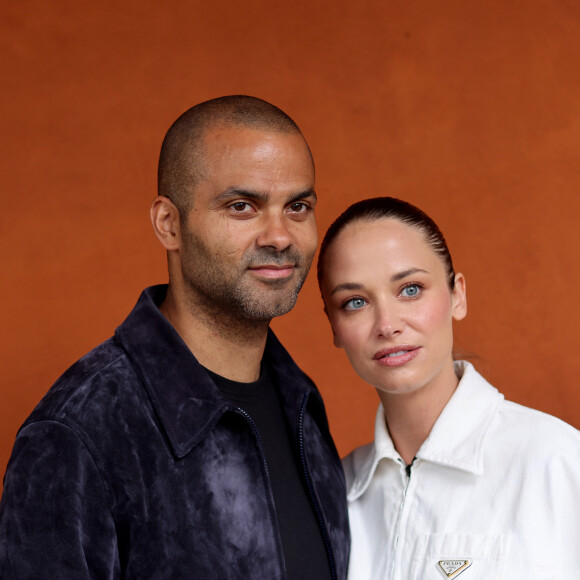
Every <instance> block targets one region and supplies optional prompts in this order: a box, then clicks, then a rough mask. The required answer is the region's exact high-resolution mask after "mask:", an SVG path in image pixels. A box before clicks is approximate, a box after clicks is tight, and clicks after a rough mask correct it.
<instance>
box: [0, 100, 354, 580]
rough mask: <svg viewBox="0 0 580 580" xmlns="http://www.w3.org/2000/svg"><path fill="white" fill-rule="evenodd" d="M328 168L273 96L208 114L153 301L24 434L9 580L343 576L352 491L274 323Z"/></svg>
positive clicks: (17, 458) (195, 120) (218, 103)
mask: <svg viewBox="0 0 580 580" xmlns="http://www.w3.org/2000/svg"><path fill="white" fill-rule="evenodd" d="M315 203H316V195H315V193H314V166H313V161H312V157H311V154H310V150H309V149H308V146H307V144H306V142H305V140H304V138H303V136H302V134H301V132H300V130H299V129H298V127H297V126H296V125H295V123H294V122H293V121H292V120H291V119H290V118H289V117H288V116H287V115H285V114H284V113H283V112H282V111H280V110H279V109H277V108H276V107H274V106H272V105H270V104H269V103H266V102H264V101H262V100H260V99H255V98H251V97H244V96H232V97H224V98H221V99H215V100H212V101H208V102H205V103H202V104H200V105H197V106H196V107H193V108H192V109H190V110H189V111H187V112H186V113H184V114H183V115H182V116H181V117H180V118H179V119H178V120H177V121H176V122H175V123H174V124H173V126H172V127H171V128H170V130H169V132H168V133H167V135H166V137H165V140H164V143H163V147H162V150H161V156H160V163H159V197H158V198H157V199H156V200H155V201H154V203H153V206H152V208H151V219H152V223H153V227H154V230H155V233H156V235H157V237H158V238H159V240H160V242H161V244H162V245H163V247H164V248H165V249H166V250H167V256H168V267H169V284H168V286H167V287H165V286H158V287H153V288H149V289H147V290H145V291H144V293H143V294H142V295H141V298H140V299H139V301H138V303H137V305H136V306H135V308H134V310H133V311H132V312H131V314H130V315H129V316H128V318H127V320H126V321H125V322H124V323H123V324H122V325H121V326H120V327H119V328H118V329H117V331H116V332H115V335H114V337H113V338H111V339H109V340H108V341H106V342H105V343H103V344H102V345H100V346H99V347H97V348H96V349H95V350H93V351H92V352H90V353H89V354H88V355H86V356H85V357H83V358H82V359H81V360H80V361H78V362H77V363H76V364H75V365H73V366H72V367H71V368H70V369H69V370H68V371H67V372H66V373H65V374H64V375H63V376H62V377H61V378H60V379H59V380H58V381H57V383H56V384H55V385H54V386H53V387H52V389H51V390H50V391H49V393H48V394H47V395H46V396H45V398H44V399H43V400H42V401H41V403H40V404H39V405H38V407H37V408H36V409H35V410H34V412H33V413H32V415H31V416H30V417H29V419H28V420H27V421H26V422H25V424H24V425H23V427H22V428H21V430H20V431H19V433H18V436H17V440H16V444H15V447H14V451H13V454H12V458H11V460H10V463H9V466H8V470H7V473H6V477H5V489H4V496H3V498H2V508H1V509H2V512H1V515H0V517H1V519H0V577H2V578H3V579H8V578H19V579H20V578H34V579H38V578H51V579H53V578H74V579H81V578H139V579H150V578H151V579H156V578H168V579H178V578H199V579H203V580H207V579H210V580H211V579H220V580H224V579H258V580H262V579H263V580H274V579H282V578H296V579H300V580H304V579H308V578H312V579H316V580H319V579H327V578H333V579H334V578H336V579H340V578H344V577H345V576H346V565H347V559H348V543H349V541H348V523H347V515H346V506H345V499H344V496H345V487H344V480H343V475H342V470H341V467H340V463H339V459H338V455H337V453H336V450H335V448H334V445H333V443H332V440H331V437H330V434H329V432H328V426H327V421H326V416H325V413H324V408H323V405H322V401H321V399H320V396H319V394H318V392H317V390H316V388H315V387H314V385H313V384H312V383H311V381H310V380H309V379H308V378H307V377H306V376H305V375H304V374H303V373H302V372H301V371H300V370H299V369H298V368H297V367H296V365H295V364H294V362H293V361H292V359H291V358H290V356H289V355H288V353H287V352H286V351H285V350H284V349H283V347H282V346H281V345H280V343H279V342H278V341H277V339H276V338H275V336H274V335H273V334H272V333H271V331H269V329H268V327H269V322H270V320H271V319H272V318H273V317H274V316H280V315H281V314H285V313H286V312H288V311H289V310H290V309H291V308H292V307H293V306H294V304H295V301H296V297H297V294H298V292H299V290H300V287H301V286H302V283H303V282H304V279H305V277H306V274H307V272H308V269H309V267H310V263H311V261H312V257H313V254H314V252H315V248H316V243H317V235H316V225H315V220H314V206H315Z"/></svg>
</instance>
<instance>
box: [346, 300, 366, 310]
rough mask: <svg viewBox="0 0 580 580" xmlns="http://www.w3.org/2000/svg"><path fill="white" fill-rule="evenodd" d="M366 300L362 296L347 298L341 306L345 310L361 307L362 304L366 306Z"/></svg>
mask: <svg viewBox="0 0 580 580" xmlns="http://www.w3.org/2000/svg"><path fill="white" fill-rule="evenodd" d="M366 304H367V301H366V300H365V299H364V298H351V299H350V300H347V301H346V302H345V303H344V304H343V305H342V307H343V308H344V309H345V310H359V309H361V308H362V307H363V306H366Z"/></svg>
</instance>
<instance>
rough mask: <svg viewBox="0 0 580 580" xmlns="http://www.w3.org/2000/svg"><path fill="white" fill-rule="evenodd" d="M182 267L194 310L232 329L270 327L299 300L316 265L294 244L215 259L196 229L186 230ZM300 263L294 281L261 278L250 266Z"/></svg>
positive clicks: (207, 320) (209, 322)
mask: <svg viewBox="0 0 580 580" xmlns="http://www.w3.org/2000/svg"><path fill="white" fill-rule="evenodd" d="M184 246H185V247H187V251H186V253H185V255H184V259H183V264H182V269H183V276H184V281H185V284H186V287H187V291H188V292H187V298H186V299H187V301H188V306H189V308H190V310H191V312H192V313H193V314H194V315H195V316H197V317H198V318H200V319H202V320H203V321H204V323H205V324H207V325H208V326H212V327H215V328H216V330H217V329H218V327H221V328H226V329H227V331H228V333H236V334H238V333H239V332H242V333H243V332H245V331H248V330H250V329H256V328H263V327H267V326H268V324H269V323H270V321H271V320H272V318H275V317H276V316H282V315H283V314H286V313H288V312H289V311H290V310H292V308H294V306H295V304H296V300H297V298H298V293H299V292H300V290H301V288H302V286H303V284H304V281H305V280H306V276H307V274H308V271H309V269H310V265H311V263H312V258H313V255H312V256H304V255H302V254H301V253H300V252H299V251H298V250H296V249H295V248H293V247H289V248H287V249H285V250H283V251H281V252H278V251H276V250H274V249H272V248H268V247H263V248H256V249H254V250H248V251H247V252H246V254H244V256H243V257H242V260H241V261H240V262H238V263H237V264H236V263H226V264H224V262H223V261H218V260H216V259H215V258H214V257H213V256H212V254H211V252H210V251H209V249H208V248H207V246H206V245H205V244H204V243H203V242H202V241H201V240H199V239H198V238H197V237H196V236H195V235H194V234H192V233H191V232H187V233H186V234H185V244H184ZM287 263H293V264H295V270H294V274H293V276H292V278H291V279H290V280H279V279H275V280H258V279H257V277H254V276H253V275H252V274H250V273H249V272H248V266H250V265H260V264H278V265H282V264H287Z"/></svg>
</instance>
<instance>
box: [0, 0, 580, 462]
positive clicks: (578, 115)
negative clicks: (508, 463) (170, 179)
mask: <svg viewBox="0 0 580 580" xmlns="http://www.w3.org/2000/svg"><path fill="white" fill-rule="evenodd" d="M0 55H1V56H0V59H1V63H0V79H1V80H0V85H1V88H0V91H1V92H0V119H1V120H0V123H1V125H0V126H1V132H2V138H1V145H0V146H1V147H2V152H1V156H0V164H1V187H2V206H1V207H2V211H1V212H0V244H1V246H0V247H1V254H0V255H1V260H2V262H1V264H2V265H1V280H2V285H1V296H0V298H1V307H0V316H1V320H0V324H1V326H0V328H1V329H2V330H1V343H0V357H1V359H0V469H1V471H2V472H3V470H4V466H5V464H6V462H7V460H8V457H9V453H10V449H11V447H12V444H13V440H14V436H15V433H16V430H17V428H18V426H19V425H20V423H21V422H22V421H23V420H24V419H25V417H26V416H27V415H28V413H29V412H30V411H31V410H32V408H33V406H34V405H35V403H36V402H37V401H38V400H39V399H40V397H41V396H42V395H43V393H44V392H45V391H46V390H47V389H48V388H49V386H50V385H51V383H52V382H53V381H54V380H55V379H56V378H57V377H58V376H59V375H60V374H61V372H63V371H64V370H65V369H66V368H67V367H68V366H69V365H70V364H71V363H72V362H74V361H75V360H76V359H77V358H78V357H80V356H81V355H83V354H84V353H85V352H87V351H88V350H89V349H90V348H92V347H93V346H95V345H97V344H98V343H99V342H101V341H102V340H104V339H106V338H107V337H108V336H110V335H111V333H112V331H113V329H114V328H115V326H117V325H118V324H119V323H120V322H121V321H122V320H123V319H124V317H125V316H126V314H127V313H128V312H129V310H130V309H131V307H132V306H133V304H134V303H135V301H136V300H137V297H138V295H139V292H140V291H141V289H142V288H143V287H145V286H147V285H150V284H154V283H159V282H163V281H165V279H166V271H165V257H164V253H163V251H162V249H161V247H160V246H159V244H158V243H157V241H156V239H155V238H154V235H153V232H152V229H151V226H150V224H149V218H148V210H149V205H150V203H151V200H152V199H153V197H154V196H155V179H156V163H157V155H158V150H159V146H160V144H161V139H162V137H163V135H164V133H165V131H166V129H167V128H168V127H169V125H170V124H171V122H172V121H173V120H174V119H175V118H176V117H177V116H178V115H179V114H180V113H181V112H182V111H184V110H185V109H186V108H188V107H189V106H191V105H193V104H195V103H197V102H200V101H202V100H205V99H208V98H211V97H215V96H219V95H223V94H231V93H245V94H252V95H256V96H261V97H263V98H265V99H267V100H270V101H272V102H273V103H275V104H277V105H278V106H280V107H282V108H283V109H284V110H286V111H287V112H288V113H289V114H290V115H291V116H292V117H294V118H295V119H296V121H297V122H298V123H299V124H300V126H301V127H302V129H303V131H304V134H305V135H306V137H307V139H308V140H309V142H310V145H311V148H312V150H313V153H314V156H315V159H316V163H317V172H318V173H317V176H318V181H317V190H318V194H319V199H320V203H319V210H318V220H319V227H320V230H321V232H323V231H324V230H325V229H326V227H327V226H328V225H329V223H330V222H331V220H332V219H333V218H334V217H335V216H336V215H337V214H338V213H339V211H341V210H342V209H343V208H345V207H346V206H347V204H349V203H351V202H353V201H355V200H358V199H361V198H363V197H368V196H371V195H378V194H391V195H395V196H399V197H403V198H405V199H408V200H409V201H411V202H413V203H416V204H418V205H419V206H420V207H422V208H423V209H425V210H426V211H427V212H428V213H430V214H431V215H432V216H433V217H434V218H435V219H436V221H438V223H439V225H440V226H441V228H442V229H443V231H444V232H445V233H446V236H447V238H448V241H449V244H450V247H451V249H452V252H453V254H454V259H455V262H456V266H457V268H458V269H459V270H461V271H463V272H464V273H465V275H466V276H467V280H468V290H469V294H468V295H469V315H468V317H467V319H466V320H465V321H463V322H461V323H460V324H459V325H458V326H457V329H456V343H457V347H458V349H459V350H463V351H467V352H470V353H474V354H475V355H476V357H475V359H474V360H475V364H476V366H477V367H478V368H479V369H480V370H482V371H483V373H484V374H485V375H486V376H487V377H488V378H489V379H490V380H491V381H492V382H493V383H495V384H496V385H497V386H498V387H499V388H500V389H501V390H502V391H503V392H504V393H505V394H506V395H507V396H508V397H509V398H511V399H513V400H516V401H518V402H521V403H524V404H527V405H530V406H533V407H537V408H539V409H542V410H544V411H547V412H550V413H553V414H555V415H557V416H559V417H561V418H563V419H565V420H566V421H568V422H570V423H572V424H573V425H575V426H576V427H580V404H579V403H580V389H579V388H578V384H577V383H578V377H579V376H580V356H578V346H579V341H578V329H579V328H580V308H579V299H580V295H579V288H580V265H579V260H578V254H579V251H580V243H579V230H580V224H579V221H578V213H579V210H580V202H579V200H578V192H579V190H580V158H579V155H580V153H579V152H580V65H579V63H580V5H579V4H578V3H577V2H576V1H574V0H510V1H509V2H505V0H485V1H482V0H473V1H470V2H465V1H464V0H441V1H439V2H432V1H431V0H400V1H399V0H386V1H379V0H374V1H369V0H366V1H365V0H359V1H358V2H352V1H350V0H348V1H347V0H332V1H331V0H322V1H320V0H319V1H316V0H308V1H306V0H294V1H293V2H287V3H285V2H279V3H273V2H270V1H266V0H246V1H245V2H232V1H230V2H224V1H222V0H216V1H213V2H200V1H191V0H189V1H187V2H185V1H182V0H174V1H173V2H167V3H161V2H157V1H152V0H139V1H125V2H113V1H112V0H101V1H94V0H92V1H90V2H89V1H87V0H51V2H45V1H44V0H43V1H41V0H23V1H22V2H18V3H16V2H13V3H8V2H6V1H5V2H3V3H2V6H1V8H0ZM274 327H275V330H276V331H277V332H278V333H279V335H280V336H281V338H282V340H283V342H284V343H285V344H286V346H287V348H288V349H289V350H290V351H291V353H292V354H293V355H294V356H295V358H296V359H297V361H298V362H299V363H300V364H301V365H302V366H303V368H304V369H305V370H306V371H307V372H308V373H309V374H310V375H311V376H312V377H313V378H314V379H315V380H316V382H317V383H318V385H319V386H320V389H321V390H322V393H323V395H324V397H325V400H326V403H327V409H328V414H329V417H330V422H331V428H332V430H333V433H334V436H335V438H336V441H337V444H338V447H339V450H340V451H341V453H343V454H344V453H346V452H348V451H349V450H350V449H351V448H352V447H353V446H355V445H358V444H360V443H363V442H366V441H367V440H369V439H370V438H371V436H372V424H373V417H374V413H375V408H376V404H377V400H376V395H375V393H374V391H373V390H372V389H371V388H370V387H368V386H365V385H364V384H361V382H360V381H359V380H358V379H357V378H356V377H355V376H354V373H353V372H352V371H351V370H350V367H349V365H348V362H347V361H346V358H345V356H344V354H343V353H342V352H341V351H338V350H336V349H334V347H333V346H332V344H331V333H330V330H329V327H328V325H327V323H326V320H325V318H324V315H323V313H322V306H321V300H320V298H319V295H318V290H317V288H316V286H315V284H314V279H313V278H311V279H310V280H309V282H308V283H307V285H306V287H305V290H304V291H303V293H302V295H301V298H300V300H299V304H298V306H297V307H296V309H295V310H294V311H293V312H292V313H291V314H290V315H288V316H286V317H284V318H283V319H280V320H278V321H276V322H275V324H274Z"/></svg>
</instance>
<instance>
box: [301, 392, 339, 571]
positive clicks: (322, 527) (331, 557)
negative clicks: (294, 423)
mask: <svg viewBox="0 0 580 580" xmlns="http://www.w3.org/2000/svg"><path fill="white" fill-rule="evenodd" d="M307 400H308V394H305V395H304V396H303V397H302V402H301V404H300V415H299V416H298V449H299V452H300V460H301V462H302V468H303V470H304V479H305V480H306V487H307V488H308V493H309V494H310V499H311V500H312V505H313V506H314V511H315V513H316V517H317V518H318V524H319V526H320V530H321V532H322V539H323V540H324V545H325V546H326V553H327V555H328V563H329V565H330V577H331V578H332V580H337V574H336V564H335V562H334V554H333V552H332V547H331V545H330V538H329V537H328V530H327V529H326V523H325V521H324V517H323V515H322V509H321V508H320V505H319V503H318V499H317V498H316V494H315V493H314V487H313V485H312V481H311V479H310V473H309V472H308V466H307V465H306V452H305V450H304V411H305V409H306V402H307Z"/></svg>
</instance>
